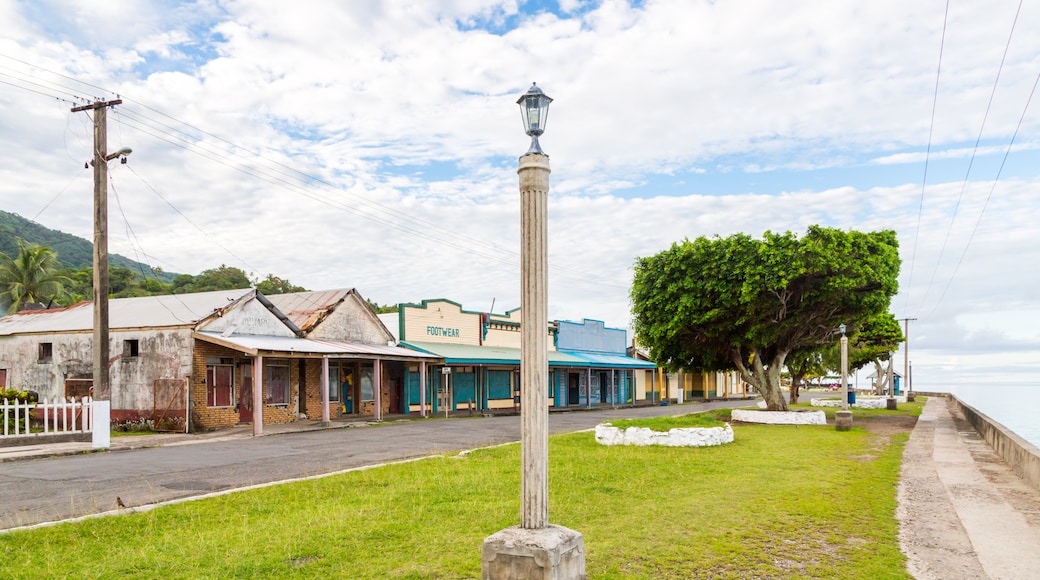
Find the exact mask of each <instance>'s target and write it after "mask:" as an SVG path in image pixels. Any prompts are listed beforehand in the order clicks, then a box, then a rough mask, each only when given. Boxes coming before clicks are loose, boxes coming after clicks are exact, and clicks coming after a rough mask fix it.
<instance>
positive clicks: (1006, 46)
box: [921, 0, 1023, 309]
mask: <svg viewBox="0 0 1040 580" xmlns="http://www.w3.org/2000/svg"><path fill="white" fill-rule="evenodd" d="M1022 2H1023V0H1019V2H1018V9H1017V10H1016V11H1015V19H1014V20H1013V21H1012V22H1011V31H1010V32H1008V39H1007V42H1006V43H1005V44H1004V54H1003V55H1002V56H1001V57H1000V65H999V66H998V67H997V76H996V78H994V79H993V89H992V90H991V91H990V93H989V102H988V103H986V112H985V113H984V114H983V115H982V124H981V125H979V135H978V137H976V138H975V147H974V148H973V149H972V151H971V159H969V160H968V169H967V171H965V173H964V182H963V183H962V184H961V191H960V193H959V194H958V195H957V203H956V204H954V206H953V215H952V216H950V225H949V227H947V228H946V236H945V237H944V238H943V243H942V247H940V248H939V257H938V258H937V259H936V260H935V268H934V269H933V270H932V277H931V278H930V279H929V280H928V285H927V286H925V293H924V298H922V299H921V308H922V309H923V308H924V305H925V304H926V303H927V302H928V296H929V294H931V291H932V284H933V283H934V282H935V275H936V273H937V272H938V271H939V265H940V264H941V263H942V258H943V253H944V252H945V251H946V244H947V243H948V242H949V240H950V233H951V232H952V231H953V224H954V221H955V220H956V219H957V210H958V209H959V208H960V206H961V199H962V198H963V197H964V190H965V189H967V187H968V177H969V176H970V175H971V168H972V165H974V163H975V155H976V153H977V152H978V150H979V143H980V142H982V134H983V131H984V129H985V128H986V120H987V119H989V111H990V109H991V108H992V107H993V97H994V96H995V95H996V94H997V85H998V84H999V83H1000V73H1001V72H1002V71H1003V70H1004V62H1005V61H1006V60H1007V54H1008V50H1009V49H1010V48H1011V38H1012V37H1013V36H1014V35H1015V26H1016V25H1017V24H1018V16H1019V14H1020V13H1021V12H1022Z"/></svg>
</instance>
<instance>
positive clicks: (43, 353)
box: [36, 342, 54, 363]
mask: <svg viewBox="0 0 1040 580" xmlns="http://www.w3.org/2000/svg"><path fill="white" fill-rule="evenodd" d="M53 358H54V344H53V343H50V342H41V343H40V352H39V356H38V357H37V358H36V361H37V362H40V363H49V362H51V360H53Z"/></svg>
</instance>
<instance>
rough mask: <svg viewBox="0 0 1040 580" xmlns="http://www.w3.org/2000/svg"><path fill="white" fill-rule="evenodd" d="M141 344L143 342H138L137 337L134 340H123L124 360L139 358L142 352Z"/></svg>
mask: <svg viewBox="0 0 1040 580" xmlns="http://www.w3.org/2000/svg"><path fill="white" fill-rule="evenodd" d="M140 346H141V343H140V342H138V340H137V339H136V338H135V339H132V340H124V341H123V360H127V359H131V358H137V356H138V354H140Z"/></svg>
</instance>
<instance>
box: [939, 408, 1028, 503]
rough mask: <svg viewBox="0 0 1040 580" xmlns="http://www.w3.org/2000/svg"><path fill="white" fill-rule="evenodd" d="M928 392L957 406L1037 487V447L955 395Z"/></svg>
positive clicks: (996, 450) (1008, 460)
mask: <svg viewBox="0 0 1040 580" xmlns="http://www.w3.org/2000/svg"><path fill="white" fill-rule="evenodd" d="M919 394H923V393H919ZM932 395H940V396H946V397H949V398H950V400H952V401H953V402H954V403H955V404H956V405H957V409H958V410H959V411H960V412H961V414H962V415H964V418H965V419H967V420H968V422H969V423H971V425H972V426H973V427H975V430H976V431H978V432H979V435H981V436H982V438H983V439H985V440H986V442H987V443H989V445H990V447H992V448H993V451H994V452H996V454H997V455H999V456H1000V457H1001V458H1002V459H1003V460H1004V461H1007V463H1008V465H1010V466H1011V467H1012V468H1014V470H1015V472H1016V473H1018V475H1019V476H1021V477H1022V479H1024V480H1025V481H1026V482H1027V483H1028V484H1029V485H1032V486H1033V487H1034V488H1036V489H1038V490H1040V449H1037V447H1036V446H1035V445H1033V444H1032V443H1030V442H1028V441H1026V440H1025V439H1022V438H1021V437H1019V436H1018V435H1015V434H1014V433H1012V432H1011V431H1010V430H1009V429H1008V428H1007V427H1004V426H1003V425H1001V424H1000V423H997V422H996V421H994V420H993V419H991V418H990V417H989V416H987V415H986V414H985V413H983V412H981V411H979V410H978V409H976V408H975V407H972V406H971V405H968V404H967V403H965V402H964V401H961V400H960V399H958V398H957V397H956V396H955V395H952V394H946V393H932Z"/></svg>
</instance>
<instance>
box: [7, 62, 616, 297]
mask: <svg viewBox="0 0 1040 580" xmlns="http://www.w3.org/2000/svg"><path fill="white" fill-rule="evenodd" d="M0 57H5V58H8V59H10V60H14V61H16V62H19V63H22V64H25V65H27V66H31V67H33V68H35V69H38V70H43V71H45V72H48V73H50V74H54V75H56V76H58V77H61V78H65V79H68V80H71V81H73V82H75V83H79V84H82V85H84V86H87V87H90V88H93V89H97V90H99V91H102V92H106V93H110V94H116V93H113V92H112V91H109V90H107V89H104V88H103V87H100V86H97V85H93V84H91V83H86V82H83V81H79V80H78V79H75V78H73V77H70V76H68V75H64V74H62V73H57V72H54V71H48V70H47V69H42V68H40V67H37V66H35V65H33V64H31V63H28V62H26V61H24V60H21V59H17V58H13V57H10V56H7V55H2V54H0ZM4 68H8V67H4ZM36 84H38V85H39V86H41V87H44V86H46V87H48V88H50V89H51V90H53V91H56V92H58V91H65V92H66V93H67V94H69V95H71V96H73V98H76V99H79V100H86V99H84V98H83V97H80V96H79V95H78V94H77V91H76V89H75V88H73V87H69V86H67V85H62V84H59V83H49V84H47V85H45V84H44V83H36ZM23 88H24V87H23ZM34 92H38V91H34ZM41 94H43V93H41ZM46 96H54V95H46ZM117 96H119V95H117ZM56 98H57V97H56ZM121 98H123V99H124V100H125V101H126V102H132V103H135V104H137V105H139V106H141V107H142V108H144V109H146V110H149V111H153V112H154V113H155V114H156V115H159V116H161V117H163V118H165V119H169V120H171V121H173V122H174V123H177V124H179V125H183V126H185V127H188V128H190V129H191V130H192V131H195V132H196V133H198V134H202V135H205V136H209V137H212V138H213V139H216V140H218V141H220V142H222V143H225V144H226V145H227V146H229V147H231V149H232V150H231V151H228V150H226V149H223V148H218V147H214V146H213V145H211V144H209V143H207V142H205V141H204V140H202V139H199V138H197V137H196V136H193V135H191V134H189V133H188V132H186V131H183V130H181V129H179V128H178V127H176V126H174V125H170V124H169V123H166V122H164V121H160V120H158V119H155V118H154V117H149V116H146V115H141V114H137V113H135V112H133V111H131V110H129V109H128V108H126V107H121V108H119V109H115V112H116V114H115V116H116V117H117V120H118V119H119V118H121V117H122V118H123V121H122V122H123V124H126V125H127V126H128V127H131V128H134V129H136V130H138V131H139V132H142V133H144V134H146V135H149V136H151V137H153V138H156V139H159V140H160V141H163V142H166V143H168V144H170V145H173V146H177V147H180V148H182V149H185V150H187V151H190V152H193V153H196V154H198V155H201V156H203V157H207V158H209V159H211V160H214V161H216V162H218V163H221V164H223V165H225V166H227V167H231V168H232V169H235V170H236V171H239V172H241V173H244V174H246V175H249V176H251V177H254V178H257V179H261V180H263V181H266V182H268V183H271V184H272V185H275V186H278V187H281V188H283V189H286V190H288V191H292V192H294V193H297V194H300V195H303V196H304V197H308V198H310V199H312V200H314V201H316V202H318V203H322V204H325V205H329V206H332V207H335V208H338V209H340V210H343V211H346V212H348V213H352V214H354V215H356V216H358V217H360V218H362V219H365V220H367V221H369V222H372V223H374V224H376V225H379V226H382V227H386V228H389V229H393V230H395V231H403V232H404V233H407V234H410V235H413V236H417V237H420V238H423V239H425V240H428V241H431V242H433V243H435V244H439V245H446V246H449V247H453V248H455V249H459V250H461V251H464V252H467V253H468V254H470V255H474V254H475V255H479V256H482V257H484V258H486V259H489V260H494V261H497V262H500V263H503V264H510V265H515V264H517V263H518V262H519V253H518V252H516V251H513V250H508V249H504V248H501V247H499V246H497V245H495V244H492V243H488V242H487V241H486V240H482V239H478V238H474V237H472V236H468V235H466V234H464V233H461V232H447V233H445V232H443V231H442V230H441V228H440V226H439V225H438V224H436V223H434V222H431V221H428V220H424V219H422V218H419V217H417V216H415V215H412V214H409V213H406V212H402V211H400V210H397V209H394V208H392V207H390V206H388V205H386V204H382V203H379V202H377V201H374V200H371V199H369V198H367V197H366V196H362V195H359V194H357V193H355V192H351V191H348V190H345V189H342V188H339V187H337V186H335V185H334V184H332V183H331V182H328V181H327V180H325V179H322V178H320V177H316V176H313V175H309V174H306V173H304V172H302V171H299V170H297V169H295V168H293V167H290V166H287V165H285V164H283V163H281V162H279V161H276V160H271V159H269V158H267V157H265V156H263V155H260V154H258V153H255V152H250V154H249V156H246V155H242V154H240V153H238V151H242V150H245V148H243V147H240V146H238V145H237V144H235V143H233V142H232V141H230V140H228V139H224V138H222V137H219V136H217V135H215V134H213V133H210V132H207V131H205V130H203V129H200V128H198V127H195V126H193V125H191V124H188V123H185V122H183V121H179V120H177V119H175V118H174V117H172V116H170V115H167V114H166V113H163V112H161V111H159V110H157V109H154V108H152V107H150V106H148V105H146V104H143V103H140V102H139V101H136V100H134V99H132V98H129V97H121ZM200 150H201V151H200ZM257 159H259V160H261V161H263V162H265V163H268V164H270V165H273V166H274V167H264V166H258V165H257V164H256V160H257ZM300 180H302V181H304V182H305V184H306V185H314V184H319V185H320V186H322V187H323V188H326V189H329V190H332V191H333V192H334V193H335V194H336V196H337V197H340V196H346V197H347V198H349V200H350V201H352V202H356V203H357V204H360V205H361V206H364V207H363V208H359V207H355V206H354V205H350V204H347V203H345V202H342V201H340V200H339V199H337V198H336V197H330V196H322V195H318V194H316V193H315V192H312V191H309V190H307V189H304V188H303V187H302V185H301V184H300V183H299V181H300ZM431 231H435V232H437V235H433V234H431V233H429V232H431ZM449 238H453V239H449ZM232 255H233V254H232ZM236 259H239V260H240V261H241V258H237V256H236ZM550 271H551V272H555V273H556V274H558V275H562V276H564V277H566V278H572V279H577V280H580V281H582V282H585V283H591V282H596V283H598V284H600V285H606V286H614V287H618V288H627V287H628V286H627V285H626V284H619V283H618V282H617V280H616V279H615V278H613V277H609V276H603V275H600V274H595V273H591V272H585V271H582V270H579V269H575V268H568V267H564V266H559V265H552V266H551V267H550Z"/></svg>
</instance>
